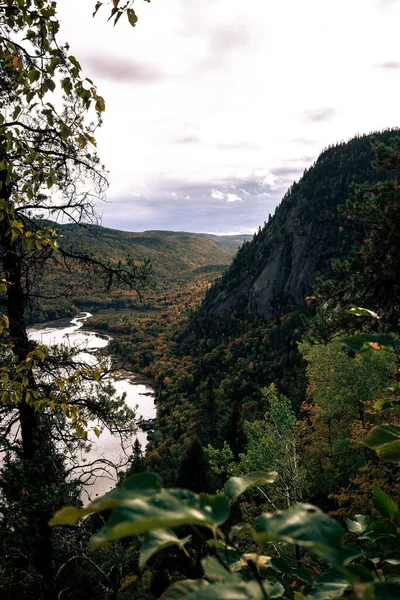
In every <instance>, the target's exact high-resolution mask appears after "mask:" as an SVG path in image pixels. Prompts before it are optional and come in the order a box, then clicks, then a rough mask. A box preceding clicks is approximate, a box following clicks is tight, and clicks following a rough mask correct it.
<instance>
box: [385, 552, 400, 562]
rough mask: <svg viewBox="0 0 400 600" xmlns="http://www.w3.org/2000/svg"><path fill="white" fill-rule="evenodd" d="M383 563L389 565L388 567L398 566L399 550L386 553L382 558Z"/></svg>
mask: <svg viewBox="0 0 400 600" xmlns="http://www.w3.org/2000/svg"><path fill="white" fill-rule="evenodd" d="M383 561H384V562H387V563H389V564H390V565H400V550H394V551H393V552H388V554H386V556H385V557H384V558H383Z"/></svg>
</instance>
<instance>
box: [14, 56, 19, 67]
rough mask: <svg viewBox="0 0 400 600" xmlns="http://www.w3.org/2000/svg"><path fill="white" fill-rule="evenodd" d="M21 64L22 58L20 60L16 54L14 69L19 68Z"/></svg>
mask: <svg viewBox="0 0 400 600" xmlns="http://www.w3.org/2000/svg"><path fill="white" fill-rule="evenodd" d="M20 64H21V63H20V60H19V58H18V56H14V58H13V67H14V69H19V67H20Z"/></svg>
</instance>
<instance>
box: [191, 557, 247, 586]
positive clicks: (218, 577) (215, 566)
mask: <svg viewBox="0 0 400 600" xmlns="http://www.w3.org/2000/svg"><path fill="white" fill-rule="evenodd" d="M201 566H202V567H203V571H204V574H205V576H206V577H207V579H210V580H211V581H235V580H236V581H240V580H239V578H238V577H237V575H233V573H231V572H230V571H227V570H226V569H225V568H224V567H223V565H222V564H221V563H220V562H219V561H218V560H217V559H216V558H214V556H207V557H206V558H203V560H202V561H201Z"/></svg>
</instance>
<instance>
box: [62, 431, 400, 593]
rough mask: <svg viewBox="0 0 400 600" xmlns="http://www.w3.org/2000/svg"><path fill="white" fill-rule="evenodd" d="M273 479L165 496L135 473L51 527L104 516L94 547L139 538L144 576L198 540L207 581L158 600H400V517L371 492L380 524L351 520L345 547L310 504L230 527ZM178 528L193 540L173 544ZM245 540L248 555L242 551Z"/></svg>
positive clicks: (155, 482)
mask: <svg viewBox="0 0 400 600" xmlns="http://www.w3.org/2000/svg"><path fill="white" fill-rule="evenodd" d="M398 429H399V431H398V433H400V428H398ZM378 434H379V432H376V433H375V436H377V435H378ZM399 444H400V443H399ZM397 460H400V453H399V452H398V456H397ZM276 476H277V474H276V473H266V472H256V473H251V474H248V475H245V476H244V477H233V478H231V479H229V480H228V481H227V482H226V483H225V485H224V488H223V492H221V493H219V494H217V495H206V494H196V493H194V492H191V491H189V490H184V489H169V490H168V489H165V488H163V487H162V485H161V479H160V477H159V476H158V475H157V474H155V473H138V474H135V475H133V476H132V477H130V478H129V479H127V480H126V481H125V482H124V484H123V485H122V487H121V488H117V489H115V490H113V491H112V492H110V493H109V494H107V495H105V496H104V497H102V498H99V499H97V500H95V501H94V502H93V503H92V504H90V505H89V506H88V507H86V508H84V509H79V508H74V507H64V508H63V509H62V510H60V511H59V512H58V513H57V514H56V515H55V517H54V518H53V520H52V522H51V525H76V524H77V523H78V521H79V519H81V518H82V517H86V516H88V515H90V514H93V513H98V512H102V511H106V510H110V509H111V510H112V512H111V516H110V518H109V519H108V521H107V523H106V524H105V525H104V527H103V528H102V529H101V530H100V531H99V532H98V533H97V534H96V536H94V538H93V540H92V541H93V543H94V544H95V545H98V544H102V543H104V542H109V541H114V540H118V539H120V538H123V537H127V536H133V535H135V534H145V535H144V539H143V542H142V546H141V551H140V559H139V566H140V568H141V569H143V568H144V566H145V565H146V563H147V561H149V560H150V559H151V558H152V557H153V556H154V555H155V554H156V553H158V552H160V551H162V550H165V549H166V548H168V547H170V546H174V545H175V546H178V547H179V548H180V549H181V550H182V551H183V552H185V553H187V552H194V548H193V545H192V541H193V540H194V538H195V537H200V538H201V540H202V542H203V548H202V550H201V552H202V555H203V556H204V555H205V554H207V556H205V558H202V559H201V566H202V569H203V571H204V577H203V578H202V579H198V580H185V581H178V582H176V583H174V584H173V585H172V586H171V587H169V588H168V589H167V590H166V591H165V592H164V594H163V595H162V598H163V599H164V600H175V599H176V600H177V599H179V598H185V599H189V598H190V599H193V600H208V599H210V600H211V599H216V598H219V599H229V600H233V599H237V600H241V599H254V600H258V599H259V600H262V599H266V598H294V599H295V600H302V598H308V599H310V600H329V599H334V598H341V597H343V596H345V597H346V598H360V599H365V600H367V599H368V600H370V599H376V600H381V599H382V600H383V599H385V600H390V599H391V598H399V597H400V584H399V583H398V581H397V578H396V574H395V570H396V566H397V565H399V564H400V543H399V542H400V540H399V536H398V533H397V527H398V525H399V518H400V513H399V510H398V507H397V506H396V505H395V503H394V502H393V501H392V500H391V499H390V498H389V497H388V496H387V495H386V493H385V492H383V491H382V490H380V489H379V488H377V487H375V489H374V498H375V506H376V508H377V510H378V511H379V512H380V514H381V515H382V516H383V517H384V520H385V522H371V521H370V520H369V518H368V517H365V516H362V515H357V516H356V517H355V518H354V520H348V521H347V529H348V534H346V538H347V537H350V538H351V542H350V543H344V541H343V537H344V531H343V529H342V527H341V526H340V525H339V523H337V522H336V521H335V520H333V519H332V518H331V517H329V516H328V515H327V514H325V513H324V512H322V511H321V510H320V509H319V508H317V507H315V506H312V505H310V504H296V505H293V506H291V507H290V508H288V509H287V510H284V511H277V512H275V513H264V514H262V515H261V516H259V517H258V519H257V525H256V527H252V526H251V525H249V524H246V523H240V524H237V525H233V526H232V525H231V515H232V514H234V504H235V502H236V501H237V499H238V498H239V497H240V496H241V495H242V494H244V493H245V492H247V491H248V490H251V489H252V488H256V487H258V486H261V485H271V484H273V483H274V481H275V478H276ZM183 526H184V527H183ZM199 527H200V528H201V529H200V530H199V529H198V528H199ZM176 528H180V531H182V530H186V529H188V530H190V531H191V534H190V535H187V536H185V537H179V536H178V534H177V532H175V531H174V530H175V529H176ZM185 532H186V531H185ZM243 540H244V541H245V542H246V545H248V546H250V547H251V550H252V551H251V552H242V551H241V548H243ZM272 549H275V551H276V549H279V551H280V552H281V553H282V554H285V558H282V557H279V556H278V557H271V556H269V553H270V552H271V551H272ZM300 549H301V550H300ZM266 553H267V554H266ZM310 565H311V566H310ZM316 567H317V569H316ZM321 571H323V572H322V573H321ZM317 573H318V574H317ZM319 573H321V574H319ZM315 574H317V576H316V577H315Z"/></svg>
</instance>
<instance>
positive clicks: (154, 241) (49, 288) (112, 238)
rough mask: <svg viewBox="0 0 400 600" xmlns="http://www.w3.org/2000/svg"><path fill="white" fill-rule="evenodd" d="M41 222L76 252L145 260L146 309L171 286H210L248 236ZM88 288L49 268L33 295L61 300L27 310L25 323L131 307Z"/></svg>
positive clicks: (127, 297)
mask: <svg viewBox="0 0 400 600" xmlns="http://www.w3.org/2000/svg"><path fill="white" fill-rule="evenodd" d="M46 224H47V225H49V226H52V227H54V228H55V229H56V230H59V232H60V234H61V235H62V237H63V245H64V247H71V248H74V249H75V250H77V249H79V250H81V251H85V252H88V253H90V254H92V255H94V256H97V257H100V258H101V259H102V260H106V261H107V260H108V261H111V262H118V261H119V260H121V261H124V260H125V259H126V257H127V256H130V257H133V258H134V259H135V261H138V262H140V261H143V260H146V259H148V260H150V261H151V263H152V266H153V271H154V281H155V283H156V291H155V292H153V291H149V294H147V296H146V302H147V305H148V306H151V307H154V306H155V304H157V296H160V295H161V294H165V292H168V291H170V290H171V288H174V289H176V288H179V287H182V286H185V285H186V284H187V283H188V282H193V281H195V280H196V279H198V278H201V279H202V281H203V282H204V281H205V280H207V281H209V282H212V281H213V280H214V279H215V278H216V277H217V276H219V275H220V274H222V273H223V271H224V270H225V269H226V268H227V267H228V266H229V265H230V263H231V262H232V259H233V257H234V256H235V254H236V252H237V250H238V247H239V246H240V244H241V243H243V241H245V240H248V239H251V238H252V236H249V235H247V234H243V236H237V235H235V236H216V235H212V234H211V235H209V234H198V233H187V232H175V231H144V232H140V233H137V232H126V231H119V230H116V229H109V228H106V227H101V226H88V227H80V226H78V225H76V224H67V225H63V226H60V225H57V224H55V223H52V222H50V221H46ZM94 284H95V282H94V281H90V278H88V277H85V276H84V275H83V273H81V272H75V273H70V272H67V271H66V270H65V269H64V268H63V265H62V263H55V264H53V265H52V266H51V267H50V268H49V269H48V271H46V272H45V273H42V274H41V277H40V278H39V277H38V281H37V286H38V292H39V293H40V295H46V296H50V295H52V296H54V295H56V294H55V292H61V293H62V295H63V298H60V299H54V300H41V301H39V302H38V304H37V305H36V306H35V309H34V310H33V311H31V315H30V316H29V320H30V321H32V320H33V321H37V320H42V319H47V318H56V317H58V316H64V315H69V314H71V313H73V312H74V311H76V310H77V309H88V310H90V309H91V310H96V309H97V308H104V307H110V306H111V307H113V306H115V307H116V308H121V307H123V306H126V305H134V306H136V305H137V296H136V295H135V294H132V293H130V292H122V291H118V290H117V291H116V292H114V293H113V296H112V297H110V298H106V299H104V298H101V297H99V295H98V294H97V293H96V291H95V285H94ZM72 288H74V289H72ZM64 292H65V293H64ZM64 296H65V297H64Z"/></svg>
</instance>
